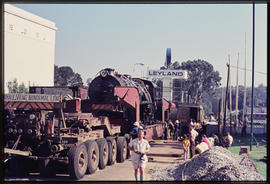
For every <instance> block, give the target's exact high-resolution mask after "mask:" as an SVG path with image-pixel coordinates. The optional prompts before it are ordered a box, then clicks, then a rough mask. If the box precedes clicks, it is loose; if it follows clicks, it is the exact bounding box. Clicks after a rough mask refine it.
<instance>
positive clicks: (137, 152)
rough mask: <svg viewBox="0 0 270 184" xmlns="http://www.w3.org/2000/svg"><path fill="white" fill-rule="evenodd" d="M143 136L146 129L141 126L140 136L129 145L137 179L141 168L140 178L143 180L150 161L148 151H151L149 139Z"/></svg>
mask: <svg viewBox="0 0 270 184" xmlns="http://www.w3.org/2000/svg"><path fill="white" fill-rule="evenodd" d="M143 136H144V131H143V129H142V128H139V130H138V138H136V139H133V140H132V141H131V142H130V143H129V145H128V149H129V150H130V151H132V154H131V160H132V164H133V167H134V175H135V179H136V181H137V180H138V177H137V173H138V169H139V170H140V180H141V181H143V170H144V168H145V167H146V164H147V161H148V159H147V156H146V153H147V152H149V151H150V145H149V143H148V141H147V140H145V139H144V138H143Z"/></svg>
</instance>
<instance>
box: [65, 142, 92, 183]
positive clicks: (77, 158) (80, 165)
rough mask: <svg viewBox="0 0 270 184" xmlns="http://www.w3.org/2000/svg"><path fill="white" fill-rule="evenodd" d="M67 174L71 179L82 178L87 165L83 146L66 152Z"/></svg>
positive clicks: (86, 156) (74, 147)
mask: <svg viewBox="0 0 270 184" xmlns="http://www.w3.org/2000/svg"><path fill="white" fill-rule="evenodd" d="M68 158H69V163H68V173H69V175H70V176H71V178H73V179H76V180H78V179H81V178H83V177H84V175H85V173H86V169H87V165H88V155H87V149H86V147H85V145H84V144H79V145H77V146H73V147H72V148H70V150H69V152H68Z"/></svg>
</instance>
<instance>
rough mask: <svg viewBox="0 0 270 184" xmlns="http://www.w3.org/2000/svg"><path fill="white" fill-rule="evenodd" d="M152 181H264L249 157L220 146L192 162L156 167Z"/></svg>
mask: <svg viewBox="0 0 270 184" xmlns="http://www.w3.org/2000/svg"><path fill="white" fill-rule="evenodd" d="M183 169H184V170H183ZM152 179H153V180H161V181H162V180H163V181H171V180H173V181H174V180H179V181H183V180H188V181H198V180H199V181H262V180H264V178H263V177H262V176H261V175H260V174H259V173H258V172H257V171H256V168H255V166H254V164H253V162H252V161H251V160H250V159H249V158H248V157H247V156H240V155H236V154H233V153H231V152H230V151H228V150H227V149H224V148H222V147H219V146H216V147H213V148H211V149H209V150H207V151H205V152H204V153H202V154H200V155H199V156H197V157H194V158H193V159H191V160H186V161H181V162H179V163H177V164H173V165H170V166H169V167H166V168H164V167H162V168H160V167H156V168H155V169H154V170H153V172H152Z"/></svg>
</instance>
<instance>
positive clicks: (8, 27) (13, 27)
mask: <svg viewBox="0 0 270 184" xmlns="http://www.w3.org/2000/svg"><path fill="white" fill-rule="evenodd" d="M56 30H57V28H56V26H55V23H54V22H52V21H49V20H46V19H44V18H41V17H39V16H37V15H34V14H32V13H29V12H27V11H24V10H22V9H20V8H17V7H15V6H12V5H10V4H5V5H4V82H5V93H8V90H7V82H8V81H12V80H13V79H14V78H16V79H17V81H18V83H19V84H20V83H21V82H23V83H24V84H25V86H28V85H29V84H30V85H33V84H34V85H42V86H53V84H54V56H55V54H54V53H55V32H56Z"/></svg>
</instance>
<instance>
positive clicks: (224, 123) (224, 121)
mask: <svg viewBox="0 0 270 184" xmlns="http://www.w3.org/2000/svg"><path fill="white" fill-rule="evenodd" d="M229 57H230V55H229ZM227 67H228V75H227V87H226V94H225V105H224V117H223V131H222V133H223V134H225V128H226V109H227V98H228V86H229V80H230V78H229V77H230V67H229V64H228V63H227Z"/></svg>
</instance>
